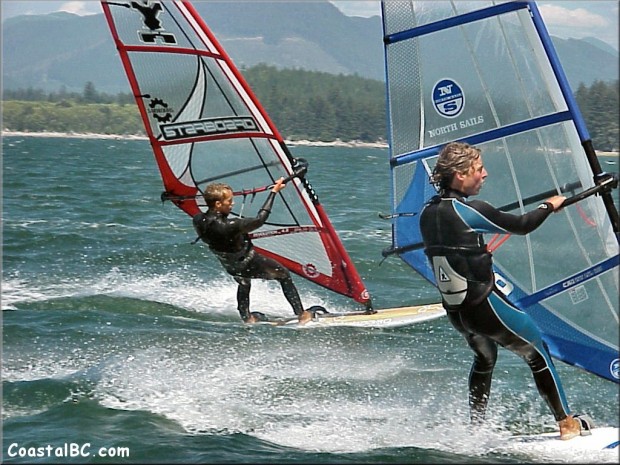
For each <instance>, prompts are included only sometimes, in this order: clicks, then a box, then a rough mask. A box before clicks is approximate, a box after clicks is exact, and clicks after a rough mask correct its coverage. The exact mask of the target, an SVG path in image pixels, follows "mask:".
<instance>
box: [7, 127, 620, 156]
mask: <svg viewBox="0 0 620 465" xmlns="http://www.w3.org/2000/svg"><path fill="white" fill-rule="evenodd" d="M0 134H1V136H2V137H5V136H7V137H59V138H62V137H64V138H69V139H71V138H73V139H109V140H145V141H147V140H148V137H146V136H142V135H119V134H95V133H90V132H88V133H77V132H52V131H50V132H27V131H5V130H2V131H1V132H0ZM284 143H285V144H286V145H289V146H292V147H294V146H296V145H297V146H304V147H354V148H378V149H387V148H388V144H387V143H386V142H381V141H377V142H361V141H355V140H353V141H346V142H345V141H341V140H340V139H336V140H335V141H332V142H322V141H311V140H284ZM596 155H598V156H599V157H619V156H620V152H603V151H599V150H597V151H596Z"/></svg>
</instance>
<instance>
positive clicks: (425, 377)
mask: <svg viewBox="0 0 620 465" xmlns="http://www.w3.org/2000/svg"><path fill="white" fill-rule="evenodd" d="M2 150H3V154H2V156H3V184H2V186H3V188H2V189H3V206H2V224H3V249H2V255H3V269H2V309H3V312H2V317H3V344H2V388H3V404H2V421H3V448H2V453H3V458H2V462H3V463H34V462H36V463H313V464H316V463H321V464H328V463H355V464H357V463H463V462H477V463H523V462H541V463H544V462H547V463H551V462H553V463H557V462H573V463H584V462H594V461H600V462H610V463H614V462H617V461H618V453H617V451H611V452H601V453H596V454H594V455H592V454H584V453H580V452H575V451H572V452H571V453H565V454H563V455H562V454H560V455H558V454H556V453H553V454H552V453H549V454H544V453H541V452H536V453H533V452H532V451H528V450H525V449H523V448H519V447H516V446H515V445H514V444H513V443H511V442H510V441H509V440H508V437H509V436H511V435H514V434H528V433H537V432H542V431H554V430H555V422H554V421H553V418H552V416H551V414H550V412H549V411H548V409H547V407H546V406H545V405H544V403H543V402H542V400H541V399H540V397H539V396H538V393H537V392H536V389H535V386H534V383H533V379H532V377H531V374H530V372H529V368H528V367H527V365H526V364H525V363H524V362H523V361H521V360H520V359H519V358H517V357H516V356H514V355H513V354H511V353H510V352H508V351H505V350H501V351H500V357H499V362H498V366H497V368H496V373H495V376H494V381H493V382H494V385H493V389H492V398H491V401H490V407H489V415H488V417H489V418H488V420H489V421H488V424H487V425H486V426H485V427H483V428H478V429H472V428H471V426H470V425H469V420H468V406H467V388H466V386H467V376H468V372H469V366H470V363H471V360H472V354H471V352H470V350H469V349H468V348H467V347H466V345H465V342H464V341H463V340H462V338H461V337H460V336H459V335H458V334H457V333H456V331H455V330H453V328H452V327H451V326H450V325H449V323H448V322H447V320H446V319H445V318H442V319H439V320H435V321H432V322H426V323H421V324H419V325H414V326H409V327H404V328H395V329H372V328H366V329H363V328H355V329H354V328H329V329H303V330H291V329H286V328H273V327H265V326H244V325H242V324H241V322H240V320H239V316H238V313H237V310H236V298H235V295H236V286H235V284H234V282H233V280H232V278H230V277H229V276H228V275H226V274H225V273H224V272H223V271H222V269H221V267H220V265H219V263H218V262H217V261H216V259H215V258H214V257H213V256H211V255H210V254H209V253H208V251H207V250H206V247H204V246H203V245H201V244H196V245H191V242H192V241H193V239H194V237H195V234H194V231H193V229H192V227H191V220H190V218H189V217H188V216H187V215H185V214H184V213H183V212H181V211H180V210H178V209H177V208H176V207H174V206H173V205H171V204H170V203H166V204H162V203H161V202H160V200H159V196H160V194H161V191H162V185H161V181H160V178H159V174H158V173H157V171H156V167H155V163H154V160H153V158H152V155H151V152H150V149H149V146H148V143H147V142H146V141H125V140H93V139H69V138H39V137H19V136H18V137H4V138H3V140H2ZM292 151H293V153H294V155H295V156H300V157H304V158H306V159H307V160H308V161H309V162H310V171H309V173H308V178H309V179H310V181H311V182H312V185H313V187H314V188H315V190H316V191H317V193H318V195H319V199H320V200H321V201H322V203H323V205H324V207H325V209H326V211H327V213H328V215H329V216H330V218H331V219H332V222H333V224H334V226H335V228H336V230H337V231H338V233H339V234H340V236H341V238H342V241H343V243H344V245H345V247H346V248H347V250H348V251H349V253H350V255H351V257H352V259H353V261H354V262H355V264H356V266H357V267H358V270H359V272H360V274H361V276H362V278H363V279H364V280H365V282H366V284H367V286H368V289H369V290H370V292H371V294H372V295H373V300H374V303H375V307H377V308H384V307H393V306H400V305H412V304H415V303H417V302H428V301H432V300H436V299H437V293H436V291H435V290H434V289H433V288H432V287H431V286H430V285H428V284H427V283H426V282H425V281H424V280H422V279H421V278H419V277H418V276H417V275H416V274H415V273H414V272H413V271H412V270H410V269H409V268H408V267H406V266H405V265H404V264H402V263H401V262H400V260H398V259H396V258H389V259H388V260H386V261H385V262H383V263H381V260H382V256H381V250H382V249H383V248H384V247H387V246H389V245H390V224H389V222H387V221H383V220H381V219H379V217H378V213H379V212H384V213H387V212H389V208H390V207H389V179H388V176H389V169H388V163H387V151H386V150H385V149H375V148H372V149H370V148H329V147H320V148H319V147H293V148H292ZM614 160H615V159H614ZM294 279H295V282H296V283H297V285H298V287H299V289H300V293H301V297H302V300H303V302H304V304H306V305H307V306H309V305H313V304H321V305H324V306H326V307H328V308H331V309H335V310H347V309H351V308H353V307H354V305H353V303H350V302H347V301H346V300H344V299H343V298H339V297H336V296H334V295H333V294H331V293H329V292H328V291H326V290H325V289H322V288H317V287H316V286H313V285H312V284H310V283H308V282H306V281H303V280H302V279H301V278H299V277H294ZM252 303H253V305H252V308H253V309H255V310H260V311H263V312H265V313H267V314H269V315H274V316H289V315H290V314H291V310H290V308H289V307H288V305H287V304H286V301H285V300H284V298H283V297H282V295H281V292H280V289H279V286H277V284H276V283H273V282H256V284H254V286H253V288H252ZM557 368H558V371H559V372H560V376H561V377H562V380H563V383H564V387H565V390H566V394H567V397H568V400H569V403H570V404H571V406H572V409H573V410H574V411H575V412H578V413H579V412H586V413H588V414H590V415H591V416H592V417H593V418H594V420H595V422H596V423H597V424H598V425H600V426H605V425H607V426H618V418H619V417H620V411H619V399H618V386H617V385H616V384H613V383H610V382H608V381H605V380H603V379H600V378H597V377H595V376H593V375H590V374H588V373H585V372H583V371H581V370H579V369H576V368H573V367H570V366H567V365H565V364H563V363H561V362H558V363H557ZM104 452H106V453H107V456H106V457H104V456H102V455H103V453H104ZM127 453H128V454H129V456H128V457H124V458H122V457H121V454H127ZM32 454H34V455H39V454H40V456H38V457H32V456H31V455H32ZM72 454H73V455H72ZM20 455H22V456H21V457H20ZM97 455H100V456H97ZM115 455H116V456H115Z"/></svg>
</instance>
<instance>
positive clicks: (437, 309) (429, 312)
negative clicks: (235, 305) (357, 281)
mask: <svg viewBox="0 0 620 465" xmlns="http://www.w3.org/2000/svg"><path fill="white" fill-rule="evenodd" d="M445 314H446V311H445V310H444V308H443V307H442V306H441V304H428V305H416V306H411V307H397V308H384V309H380V310H377V312H376V313H365V312H347V313H325V314H321V313H317V314H316V315H315V317H314V318H313V319H312V320H311V321H309V322H308V323H306V324H305V325H299V324H298V322H297V318H296V317H293V318H286V319H278V320H271V321H262V322H260V324H267V325H273V326H285V327H294V328H296V327H299V328H316V327H332V326H353V327H356V326H357V327H376V328H393V327H398V326H406V325H410V324H414V323H420V322H422V321H429V320H434V319H436V318H440V317H442V316H444V315H445Z"/></svg>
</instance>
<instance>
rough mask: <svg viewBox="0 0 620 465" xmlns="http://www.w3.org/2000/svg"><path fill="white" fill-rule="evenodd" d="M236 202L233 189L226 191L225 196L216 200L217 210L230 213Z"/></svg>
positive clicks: (226, 213)
mask: <svg viewBox="0 0 620 465" xmlns="http://www.w3.org/2000/svg"><path fill="white" fill-rule="evenodd" d="M234 204H235V201H234V200H233V193H232V192H231V191H226V193H225V194H224V198H223V199H222V200H218V201H217V202H215V211H217V212H219V213H223V214H224V215H228V214H229V213H230V211H231V210H232V207H233V205H234Z"/></svg>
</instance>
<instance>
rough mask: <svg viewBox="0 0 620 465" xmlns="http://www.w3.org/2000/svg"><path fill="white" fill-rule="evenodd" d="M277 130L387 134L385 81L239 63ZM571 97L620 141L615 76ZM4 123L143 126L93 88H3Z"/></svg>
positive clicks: (596, 126) (603, 143)
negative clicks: (248, 65)
mask: <svg viewBox="0 0 620 465" xmlns="http://www.w3.org/2000/svg"><path fill="white" fill-rule="evenodd" d="M242 73H243V75H244V76H245V78H246V79H247V81H248V83H249V84H250V87H251V88H252V89H253V90H254V92H255V93H256V96H257V97H258V99H259V101H260V102H261V104H262V105H263V107H264V108H265V110H266V111H267V113H268V114H269V115H270V117H271V119H272V120H273V121H274V123H275V125H276V127H277V128H278V130H279V131H280V133H281V134H282V136H283V137H284V138H287V139H291V140H300V139H309V140H314V141H326V142H329V141H334V140H336V139H340V140H344V141H350V140H359V141H363V142H375V141H379V140H386V115H385V102H386V100H385V85H384V84H383V83H382V82H379V81H375V80H372V79H365V78H361V77H359V76H344V75H337V76H336V75H333V74H329V73H323V72H315V71H305V70H290V69H284V70H278V69H277V68H275V67H274V66H268V65H258V66H254V67H251V68H248V69H243V70H242ZM575 97H576V100H577V103H578V104H579V106H580V108H581V111H582V113H583V116H584V119H585V121H586V124H587V126H588V129H589V131H590V135H591V136H592V139H593V141H594V146H595V148H596V149H597V150H601V151H617V150H618V148H619V146H620V144H619V141H618V138H619V128H618V115H619V113H620V105H619V98H618V81H616V82H614V83H605V82H602V81H597V82H595V83H593V84H592V85H591V86H590V87H586V86H585V85H581V86H579V88H578V89H577V91H576V92H575ZM2 98H3V109H2V110H3V128H5V129H7V130H14V131H36V132H40V131H54V132H90V133H101V134H121V135H126V134H144V129H143V127H142V122H141V120H140V117H139V114H138V111H137V108H136V106H135V102H134V99H133V96H132V95H131V94H130V93H119V94H117V95H109V94H106V93H103V92H98V91H97V90H96V89H95V86H94V84H93V83H92V82H88V83H86V84H85V86H84V90H83V92H81V93H79V92H73V93H72V92H67V91H65V90H63V89H61V90H60V91H58V92H52V93H45V92H43V91H42V90H36V89H26V90H5V91H4V92H3V96H2Z"/></svg>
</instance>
